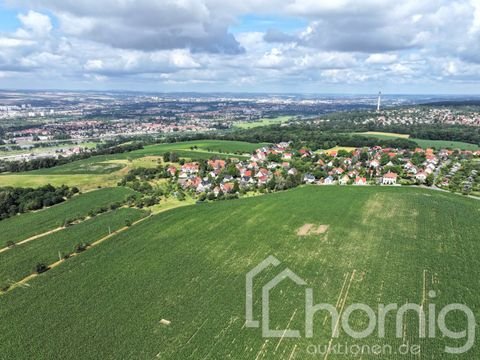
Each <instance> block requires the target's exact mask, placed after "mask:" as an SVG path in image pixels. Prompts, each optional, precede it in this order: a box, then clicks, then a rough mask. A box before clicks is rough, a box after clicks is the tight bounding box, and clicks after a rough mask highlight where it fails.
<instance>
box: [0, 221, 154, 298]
mask: <svg viewBox="0 0 480 360" xmlns="http://www.w3.org/2000/svg"><path fill="white" fill-rule="evenodd" d="M150 217H152V215H148V216H146V217H144V218H142V219H139V220H137V221H135V222H134V223H132V225H131V226H124V227H122V228H120V229H118V230H116V231H112V233H110V234H108V235H106V236H104V237H102V238H100V239H98V240H97V241H95V242H93V243H92V244H90V246H88V248H87V250H86V251H88V250H90V249H91V248H93V247H95V246H97V245H99V244H101V243H102V242H104V241H106V240H108V239H110V238H111V237H113V236H115V235H118V234H120V233H122V232H124V231H126V230H128V229H130V228H131V227H133V226H135V225H137V224H138V223H140V222H142V221H145V220H146V219H149V218H150ZM82 253H83V252H82ZM82 253H73V254H71V255H70V257H69V258H68V259H70V258H73V257H76V256H78V255H80V254H82ZM68 259H60V260H58V261H56V262H54V263H53V264H50V265H48V266H47V268H48V270H51V269H54V268H56V267H57V266H59V265H61V264H62V263H64V262H65V261H67V260H68ZM39 275H41V274H38V273H33V274H30V275H28V276H27V277H24V278H23V279H22V280H20V281H17V282H16V283H13V284H12V285H11V286H10V287H9V288H8V290H7V291H4V292H2V293H0V296H1V295H3V294H6V293H7V292H9V291H12V290H13V289H15V288H17V287H19V286H22V285H26V284H27V282H29V281H30V280H32V279H34V278H36V277H38V276H39Z"/></svg>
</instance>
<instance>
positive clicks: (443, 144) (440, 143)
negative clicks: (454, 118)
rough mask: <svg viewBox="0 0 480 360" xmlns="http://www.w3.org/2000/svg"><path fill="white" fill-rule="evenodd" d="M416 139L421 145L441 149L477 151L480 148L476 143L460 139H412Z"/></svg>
mask: <svg viewBox="0 0 480 360" xmlns="http://www.w3.org/2000/svg"><path fill="white" fill-rule="evenodd" d="M411 140H413V141H415V142H416V143H417V144H418V145H419V146H420V147H422V148H424V149H426V148H435V149H437V150H439V149H460V150H470V151H476V150H479V149H480V146H478V145H475V144H468V143H464V142H460V141H444V140H423V139H413V138H412V139H411Z"/></svg>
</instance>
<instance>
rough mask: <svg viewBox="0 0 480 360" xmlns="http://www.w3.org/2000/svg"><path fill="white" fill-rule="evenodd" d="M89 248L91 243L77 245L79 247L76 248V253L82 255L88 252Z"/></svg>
mask: <svg viewBox="0 0 480 360" xmlns="http://www.w3.org/2000/svg"><path fill="white" fill-rule="evenodd" d="M89 246H90V244H89V243H80V244H77V246H75V252H76V253H77V254H80V253H81V252H84V251H85V250H87V249H88V247H89Z"/></svg>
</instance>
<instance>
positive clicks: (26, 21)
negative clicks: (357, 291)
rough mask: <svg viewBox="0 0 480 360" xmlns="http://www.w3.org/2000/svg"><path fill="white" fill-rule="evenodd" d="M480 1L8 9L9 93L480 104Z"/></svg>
mask: <svg viewBox="0 0 480 360" xmlns="http://www.w3.org/2000/svg"><path fill="white" fill-rule="evenodd" d="M479 85H480V0H454V1H448V0H427V1H422V2H419V1H416V0H403V1H400V2H396V3H392V2H391V1H386V0H364V1H355V0H332V1H328V2H321V1H315V0H265V1H262V2H259V1H255V0H244V1H242V2H235V3H233V2H229V1H220V0H169V1H158V2H153V1H148V0H137V1H133V0H122V1H120V0H104V1H101V2H98V1H92V0H83V1H74V0H64V1H55V0H0V89H67V90H135V91H150V92H232V93H239V92H240V93H241V92H245V93H247V92H252V93H279V94H280V93H298V94H345V93H347V94H372V96H375V95H376V94H378V92H379V91H381V92H382V94H384V95H386V96H388V94H432V95H436V94H442V95H449V94H453V95H455V94H459V95H460V94H465V95H466V94H475V95H479V94H480V86H479Z"/></svg>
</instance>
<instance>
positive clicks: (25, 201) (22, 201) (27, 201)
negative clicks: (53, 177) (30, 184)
mask: <svg viewBox="0 0 480 360" xmlns="http://www.w3.org/2000/svg"><path fill="white" fill-rule="evenodd" d="M78 192H79V190H78V188H76V187H72V188H70V187H68V186H65V185H63V186H61V187H58V188H55V187H53V186H52V185H46V186H42V187H40V188H37V189H31V188H16V187H4V188H0V220H3V219H6V218H8V217H11V216H14V215H16V214H18V213H25V212H28V211H33V210H39V209H42V208H44V207H49V206H52V205H55V204H58V203H61V202H63V201H65V200H66V199H68V198H70V197H72V196H73V195H75V194H76V193H78Z"/></svg>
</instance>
